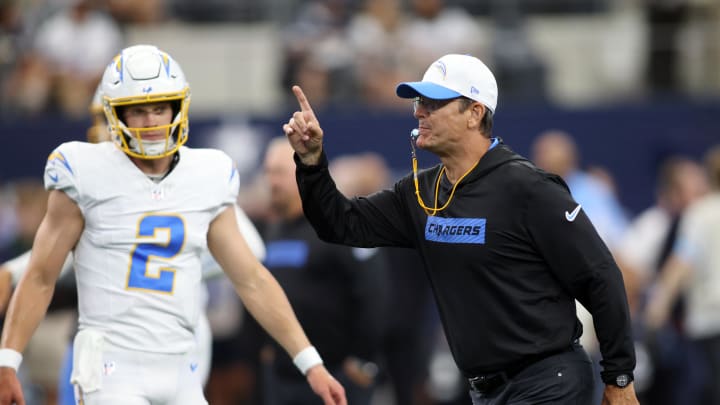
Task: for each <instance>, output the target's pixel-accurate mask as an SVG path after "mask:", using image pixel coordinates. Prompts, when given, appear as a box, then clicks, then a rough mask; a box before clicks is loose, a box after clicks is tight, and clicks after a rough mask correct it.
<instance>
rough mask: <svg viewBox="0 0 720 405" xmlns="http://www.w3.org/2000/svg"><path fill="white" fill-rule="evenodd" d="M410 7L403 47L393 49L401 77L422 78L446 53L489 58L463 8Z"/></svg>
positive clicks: (440, 2) (427, 3)
mask: <svg viewBox="0 0 720 405" xmlns="http://www.w3.org/2000/svg"><path fill="white" fill-rule="evenodd" d="M410 5H411V10H412V15H411V17H410V19H409V21H408V22H407V24H405V26H404V27H403V29H402V36H403V38H402V43H403V46H402V47H401V48H399V49H397V52H399V53H401V54H402V61H403V67H404V68H405V69H406V71H407V73H406V74H404V77H406V78H414V77H422V74H423V72H424V71H425V69H426V68H427V66H428V65H429V64H430V63H432V61H434V60H436V59H438V58H439V57H441V56H442V55H445V54H448V53H459V54H469V55H473V56H477V57H480V58H482V59H483V60H484V61H486V62H488V60H490V59H491V58H490V57H489V55H488V52H486V51H485V50H484V49H481V46H480V44H482V43H483V39H484V38H483V36H482V32H481V31H480V27H479V25H478V22H477V21H476V20H475V19H474V18H473V16H472V15H470V14H469V13H468V12H467V11H465V9H463V8H460V7H448V6H446V5H445V1H444V0H410ZM490 62H491V63H492V61H490ZM392 88H394V87H392ZM308 97H310V95H308Z"/></svg>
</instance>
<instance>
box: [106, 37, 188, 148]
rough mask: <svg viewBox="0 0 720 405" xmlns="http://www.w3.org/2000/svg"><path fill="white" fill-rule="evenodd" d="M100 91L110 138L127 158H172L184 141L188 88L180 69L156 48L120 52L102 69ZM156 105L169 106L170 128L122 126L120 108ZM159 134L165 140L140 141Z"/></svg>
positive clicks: (171, 59)
mask: <svg viewBox="0 0 720 405" xmlns="http://www.w3.org/2000/svg"><path fill="white" fill-rule="evenodd" d="M100 91H101V92H102V100H103V108H104V110H105V117H106V118H107V120H108V127H109V129H110V135H111V137H112V138H113V141H114V142H115V143H116V144H117V145H118V147H120V149H122V150H123V151H124V152H125V153H127V154H128V155H130V156H133V157H137V158H141V159H159V158H162V157H165V156H169V155H172V154H173V153H175V152H176V151H177V150H178V148H180V146H182V145H183V144H184V143H185V142H186V141H187V137H188V115H187V112H188V107H189V105H190V87H189V85H188V83H187V81H186V80H185V74H183V71H182V69H181V68H180V65H178V64H177V62H175V60H174V59H173V58H172V57H170V55H168V54H167V53H165V52H163V51H161V50H160V49H158V48H157V47H155V46H152V45H135V46H131V47H129V48H125V49H123V50H122V52H120V54H119V55H117V56H115V58H114V59H113V61H112V62H111V63H110V65H108V67H107V68H106V69H105V73H104V74H103V78H102V81H101V83H100ZM158 102H170V104H171V106H172V109H173V114H174V118H173V120H172V122H171V123H170V124H168V125H161V126H155V127H147V128H131V127H128V126H127V125H125V123H124V122H123V119H122V117H123V115H122V109H123V108H125V107H127V106H130V105H136V104H148V103H158ZM158 130H164V131H165V139H164V140H156V141H148V140H145V141H143V139H142V138H143V137H142V134H143V132H147V131H158Z"/></svg>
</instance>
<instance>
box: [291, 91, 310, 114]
mask: <svg viewBox="0 0 720 405" xmlns="http://www.w3.org/2000/svg"><path fill="white" fill-rule="evenodd" d="M292 91H293V93H294V94H295V98H297V101H298V104H300V110H301V111H302V112H303V113H310V115H311V116H312V117H313V118H315V113H314V112H313V109H312V107H311V106H310V102H309V101H308V99H307V97H305V93H303V91H302V89H301V88H300V86H297V85H296V86H293V87H292Z"/></svg>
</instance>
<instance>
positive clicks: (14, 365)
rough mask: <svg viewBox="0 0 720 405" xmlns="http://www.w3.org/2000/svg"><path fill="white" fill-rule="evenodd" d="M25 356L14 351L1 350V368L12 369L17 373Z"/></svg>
mask: <svg viewBox="0 0 720 405" xmlns="http://www.w3.org/2000/svg"><path fill="white" fill-rule="evenodd" d="M22 359H23V356H22V354H20V353H19V352H17V351H16V350H13V349H0V367H10V368H11V369H13V370H15V372H16V373H17V371H18V368H19V367H20V363H22Z"/></svg>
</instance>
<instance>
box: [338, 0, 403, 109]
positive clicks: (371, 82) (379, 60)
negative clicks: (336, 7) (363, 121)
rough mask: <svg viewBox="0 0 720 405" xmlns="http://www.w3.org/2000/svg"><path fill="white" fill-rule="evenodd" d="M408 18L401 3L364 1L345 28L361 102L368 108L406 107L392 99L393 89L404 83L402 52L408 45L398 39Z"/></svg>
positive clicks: (393, 96) (386, 0)
mask: <svg viewBox="0 0 720 405" xmlns="http://www.w3.org/2000/svg"><path fill="white" fill-rule="evenodd" d="M406 21H407V18H406V16H405V14H404V13H403V8H402V3H401V0H365V1H364V2H363V7H362V9H361V11H360V12H359V13H357V14H355V15H354V16H353V18H352V20H351V21H350V26H349V27H348V40H349V41H350V45H351V46H352V49H353V53H354V55H355V56H354V58H355V73H356V79H357V81H358V88H359V89H358V90H359V94H360V96H361V97H362V99H363V100H362V101H363V102H364V103H366V104H367V105H369V106H371V107H380V108H382V107H385V106H395V107H398V106H403V107H407V104H406V103H405V102H404V101H403V100H402V99H399V98H398V97H397V96H396V95H395V90H394V89H395V85H397V83H400V82H402V81H404V80H405V79H407V78H408V77H409V76H407V77H405V76H403V75H404V74H405V73H406V72H404V71H403V69H404V66H403V65H404V61H403V60H402V59H401V57H402V55H401V52H398V50H399V49H403V48H404V47H405V46H406V45H407V44H406V43H404V42H403V39H404V38H405V37H404V36H402V35H401V32H402V28H403V24H405V23H406Z"/></svg>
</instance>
